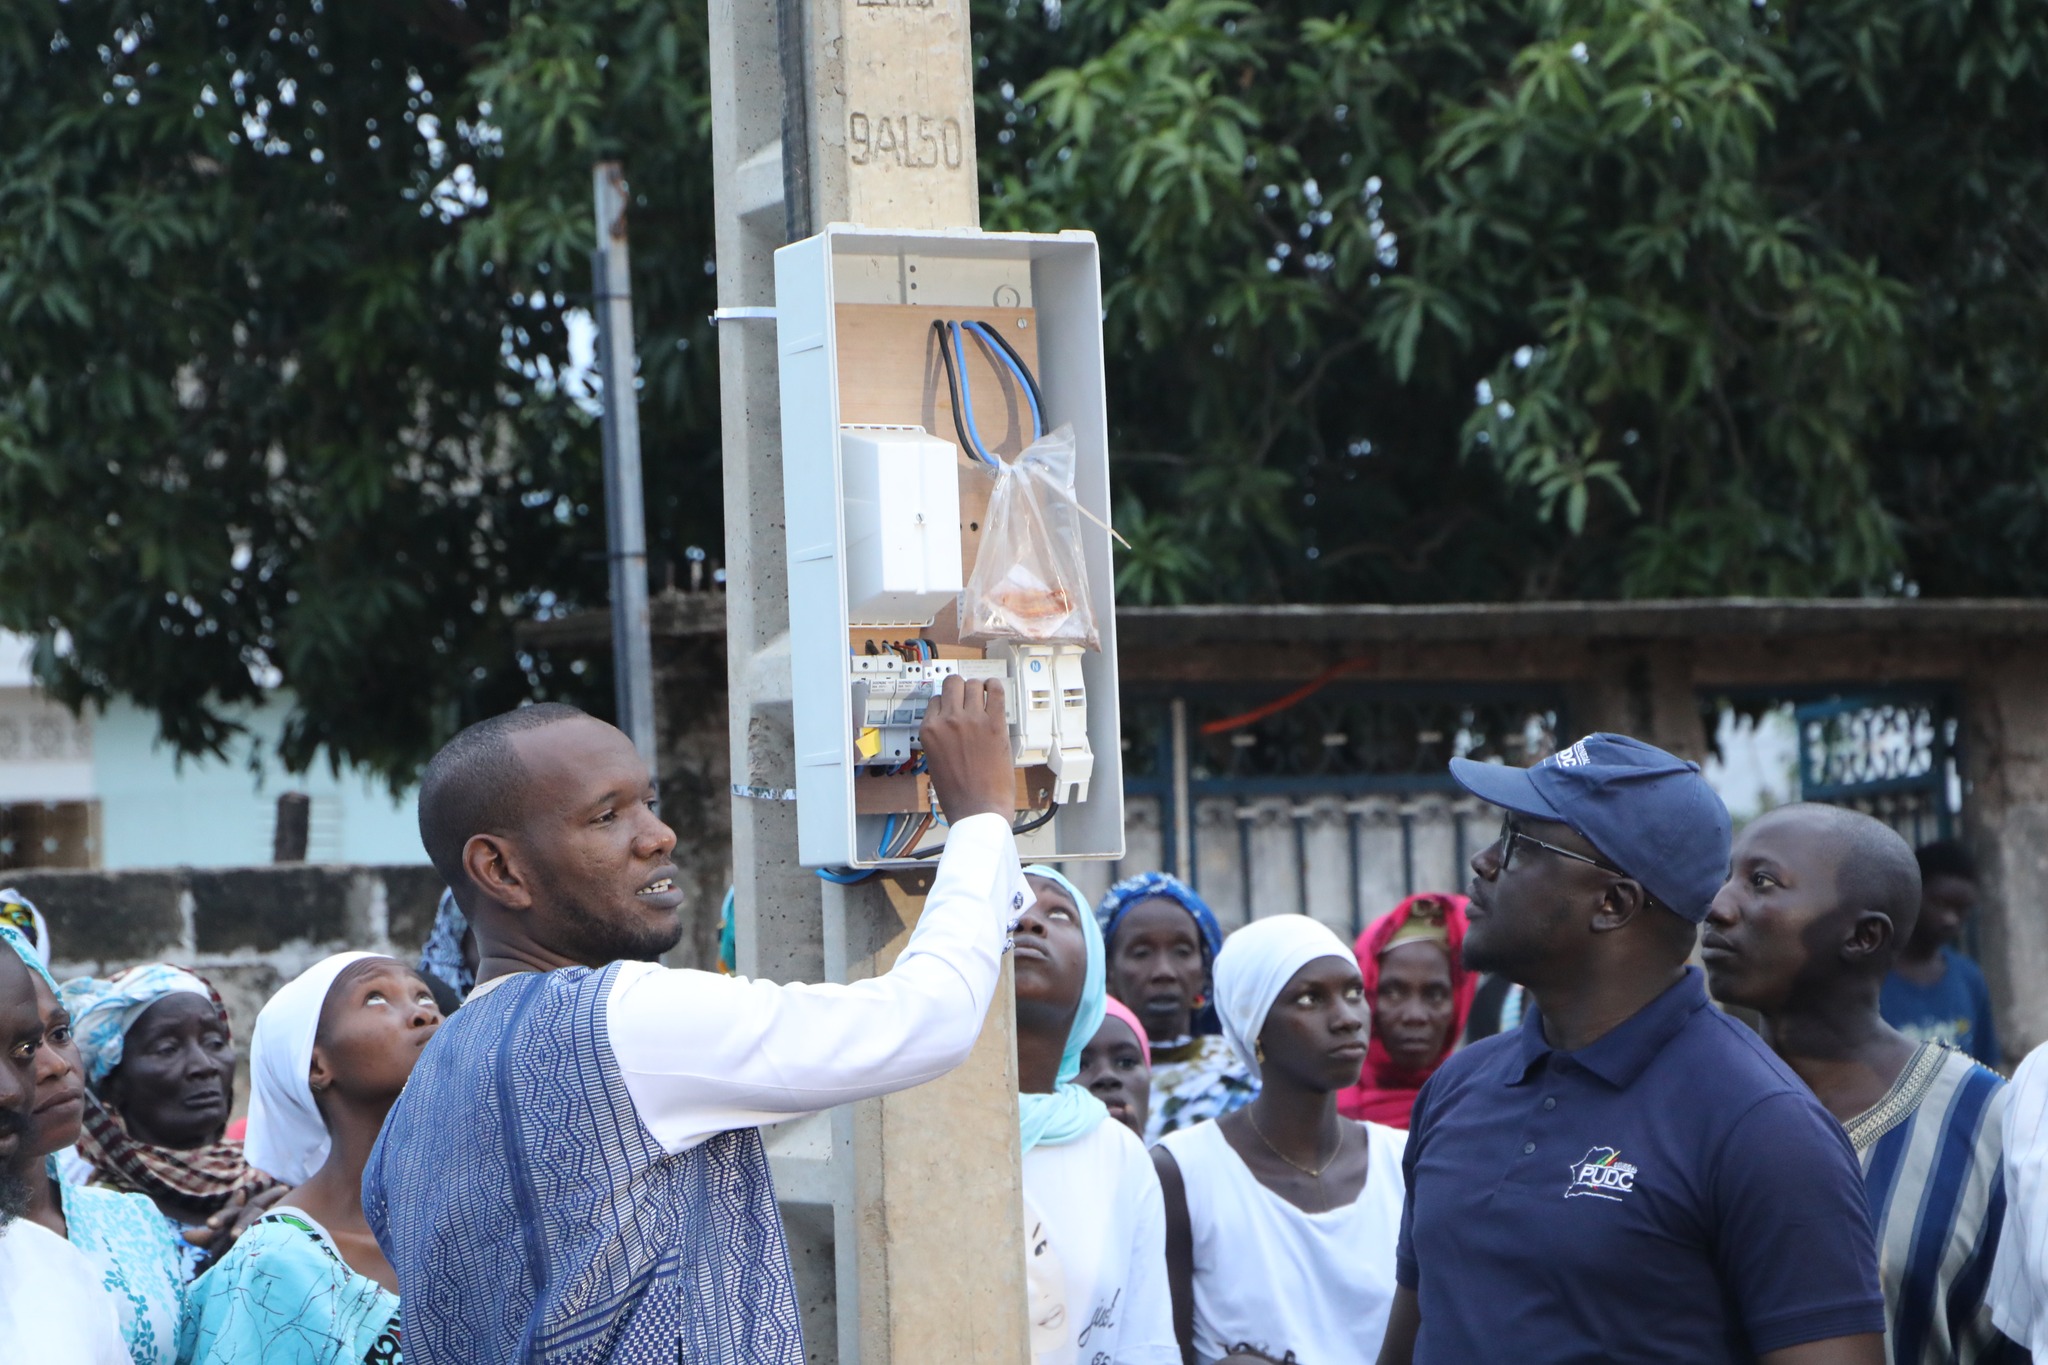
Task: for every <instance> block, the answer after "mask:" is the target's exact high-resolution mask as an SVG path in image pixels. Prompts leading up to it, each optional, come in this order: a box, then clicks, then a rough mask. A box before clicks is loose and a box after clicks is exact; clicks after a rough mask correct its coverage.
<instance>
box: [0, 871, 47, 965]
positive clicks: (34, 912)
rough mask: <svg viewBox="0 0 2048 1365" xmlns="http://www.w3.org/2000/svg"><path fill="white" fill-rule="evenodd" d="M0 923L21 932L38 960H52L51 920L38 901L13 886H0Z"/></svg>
mask: <svg viewBox="0 0 2048 1365" xmlns="http://www.w3.org/2000/svg"><path fill="white" fill-rule="evenodd" d="M0 924H4V925H7V926H9V927H11V928H13V929H14V930H16V931H17V932H19V933H20V934H21V936H22V938H23V939H25V940H27V942H28V946H29V947H30V949H32V950H33V951H34V953H35V955H36V961H38V962H41V963H44V964H45V965H47V964H48V963H49V961H50V922H49V921H48V920H46V919H44V918H43V912H42V911H40V910H38V909H36V903H35V902H34V901H32V900H30V899H29V898H28V897H27V896H24V895H22V894H21V893H20V892H19V891H16V890H15V889H14V888H13V887H11V886H0Z"/></svg>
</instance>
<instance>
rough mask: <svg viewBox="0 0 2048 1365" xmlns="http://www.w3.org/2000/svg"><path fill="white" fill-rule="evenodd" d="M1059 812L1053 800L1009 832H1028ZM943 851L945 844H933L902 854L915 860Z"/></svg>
mask: <svg viewBox="0 0 2048 1365" xmlns="http://www.w3.org/2000/svg"><path fill="white" fill-rule="evenodd" d="M1059 813H1060V803H1059V802H1057V801H1054V802H1052V803H1051V804H1050V805H1048V806H1047V807H1046V808H1045V814H1043V815H1036V816H1033V817H1032V818H1031V819H1029V820H1026V821H1025V822H1024V823H1022V824H1020V825H1012V826H1010V833H1012V834H1029V833H1030V832H1031V831H1032V830H1034V829H1042V828H1044V827H1045V826H1046V825H1048V824H1050V823H1051V822H1052V818H1053V816H1055V815H1058V814H1059ZM945 851H946V846H945V845H944V844H933V845H932V846H931V847H930V848H921V849H919V850H917V852H915V853H906V854H904V855H902V856H904V857H906V858H911V859H915V860H922V859H925V858H936V857H938V856H939V855H940V854H941V853H943V852H945Z"/></svg>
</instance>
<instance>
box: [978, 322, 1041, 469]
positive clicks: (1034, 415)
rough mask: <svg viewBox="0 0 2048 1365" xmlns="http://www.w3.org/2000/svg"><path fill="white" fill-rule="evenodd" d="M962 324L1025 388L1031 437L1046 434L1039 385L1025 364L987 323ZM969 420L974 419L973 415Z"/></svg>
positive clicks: (1036, 437)
mask: <svg viewBox="0 0 2048 1365" xmlns="http://www.w3.org/2000/svg"><path fill="white" fill-rule="evenodd" d="M960 325H961V326H963V327H965V328H967V329H968V330H969V331H971V332H973V333H974V335H975V336H976V337H978V338H979V339H980V340H981V344H982V345H983V346H985V347H987V348H988V353H989V354H990V355H992V356H994V357H995V358H996V359H997V360H1000V361H1001V362H1002V363H1003V364H1004V365H1005V366H1006V367H1007V368H1008V369H1009V371H1010V373H1011V374H1013V375H1015V376H1017V387H1018V388H1020V389H1022V390H1024V401H1025V402H1026V403H1028V404H1029V405H1030V407H1031V439H1032V440H1034V441H1035V440H1038V439H1039V438H1040V437H1042V436H1044V435H1045V414H1044V413H1042V412H1040V411H1039V410H1038V391H1037V387H1036V386H1035V385H1034V384H1032V382H1031V376H1030V375H1028V374H1026V373H1024V367H1023V365H1021V364H1019V363H1018V361H1017V358H1016V357H1015V356H1013V355H1011V354H1010V348H1009V347H1007V346H1004V345H1001V344H999V343H998V342H997V341H996V339H995V337H994V335H993V334H991V333H990V331H989V330H988V324H987V323H985V322H963V323H961V324H960ZM961 368H962V369H963V370H964V369H965V368H966V367H965V365H964V364H963V365H962V367H961ZM969 420H970V421H971V420H972V417H971V416H970V418H969ZM975 439H976V440H979V439H980V433H979V432H977V433H976V434H975Z"/></svg>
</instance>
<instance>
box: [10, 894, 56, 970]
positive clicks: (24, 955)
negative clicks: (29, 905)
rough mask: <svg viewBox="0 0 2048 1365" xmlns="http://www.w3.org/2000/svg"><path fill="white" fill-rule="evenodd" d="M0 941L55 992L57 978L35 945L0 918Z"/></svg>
mask: <svg viewBox="0 0 2048 1365" xmlns="http://www.w3.org/2000/svg"><path fill="white" fill-rule="evenodd" d="M5 894H7V893H6V892H4V891H0V896H4V895H5ZM0 943H5V944H6V945H7V946H8V947H10V948H12V949H14V952H15V956H17V957H19V958H20V959H21V960H22V961H23V962H25V963H27V964H28V968H29V970H30V971H32V972H34V973H35V974H36V975H37V976H40V977H41V978H42V979H43V981H44V983H45V984H46V985H48V986H49V988H50V994H52V995H55V994H57V978H56V977H54V976H51V975H50V969H49V968H48V967H46V966H44V965H43V960H42V958H40V957H38V956H37V955H36V950H35V945H34V944H32V943H30V942H29V941H28V940H27V939H26V938H24V937H22V935H21V932H20V931H19V930H17V929H16V928H15V927H14V926H13V925H12V924H9V923H7V922H6V921H4V920H0Z"/></svg>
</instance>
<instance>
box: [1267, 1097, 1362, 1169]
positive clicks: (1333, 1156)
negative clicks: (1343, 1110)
mask: <svg viewBox="0 0 2048 1365" xmlns="http://www.w3.org/2000/svg"><path fill="white" fill-rule="evenodd" d="M1244 1116H1245V1120H1246V1121H1247V1122H1248V1123H1250V1124H1251V1126H1252V1131H1253V1132H1254V1133H1257V1134H1258V1135H1259V1141H1261V1142H1263V1143H1265V1144H1266V1150H1267V1151H1269V1152H1271V1153H1272V1154H1273V1155H1274V1156H1277V1157H1279V1158H1280V1159H1281V1160H1282V1161H1284V1162H1286V1163H1287V1164H1288V1165H1290V1166H1292V1167H1293V1168H1294V1169H1295V1170H1297V1171H1300V1172H1301V1173H1302V1174H1303V1175H1305V1176H1307V1177H1308V1178H1309V1179H1311V1180H1321V1179H1322V1178H1323V1172H1324V1171H1327V1170H1329V1169H1330V1167H1331V1166H1333V1165H1335V1164H1336V1161H1337V1158H1338V1157H1339V1156H1340V1155H1342V1154H1343V1151H1344V1130H1343V1128H1341V1127H1340V1128H1338V1129H1337V1145H1336V1147H1334V1148H1333V1149H1331V1152H1330V1159H1329V1160H1328V1161H1325V1162H1324V1163H1323V1164H1322V1165H1320V1166H1318V1167H1316V1168H1315V1169H1314V1170H1310V1169H1309V1168H1308V1167H1306V1166H1304V1165H1302V1164H1301V1163H1300V1162H1299V1161H1296V1160H1295V1159H1294V1158H1293V1157H1291V1156H1289V1155H1287V1153H1285V1152H1283V1151H1281V1150H1280V1149H1279V1148H1278V1147H1275V1146H1274V1145H1273V1139H1271V1138H1269V1137H1267V1136H1266V1130H1265V1129H1263V1128H1261V1127H1259V1116H1258V1115H1257V1114H1254V1113H1253V1112H1252V1109H1251V1106H1250V1105H1246V1106H1245V1109H1244Z"/></svg>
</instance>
